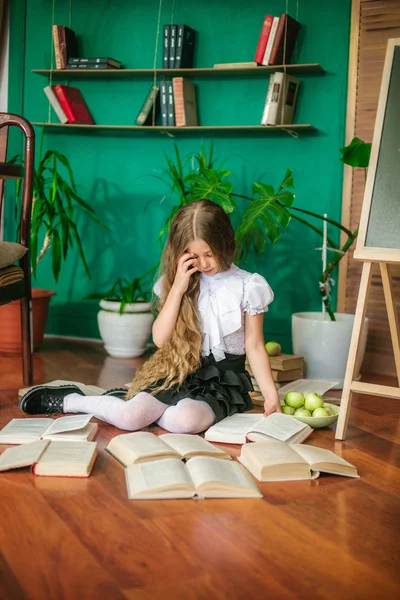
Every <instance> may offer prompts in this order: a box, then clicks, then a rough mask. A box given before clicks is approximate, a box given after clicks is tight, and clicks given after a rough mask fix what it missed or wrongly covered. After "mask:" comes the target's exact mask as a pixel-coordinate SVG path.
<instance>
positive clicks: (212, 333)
mask: <svg viewBox="0 0 400 600" xmlns="http://www.w3.org/2000/svg"><path fill="white" fill-rule="evenodd" d="M161 282H162V277H160V279H159V280H158V281H157V282H156V283H155V285H154V288H153V291H154V293H155V294H156V295H157V296H158V297H160V294H161V285H162V283H161ZM273 299H274V293H273V291H272V290H271V288H270V286H269V285H268V283H267V281H266V280H265V279H264V277H262V276H261V275H259V274H258V273H248V272H247V271H244V270H243V269H239V267H236V266H235V265H231V267H230V268H229V269H228V270H227V271H223V272H221V273H217V274H216V275H204V273H202V274H201V276H200V294H199V299H198V309H199V313H200V319H201V324H200V325H201V332H202V334H203V343H202V352H201V353H202V355H203V356H208V355H209V354H210V353H211V352H212V353H213V355H214V357H215V360H216V361H219V360H223V359H224V358H225V352H228V353H229V354H245V341H244V340H245V338H244V313H245V312H247V313H248V314H249V315H257V314H259V313H262V312H267V310H268V305H269V304H270V303H271V302H272V300H273Z"/></svg>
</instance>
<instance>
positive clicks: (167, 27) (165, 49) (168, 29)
mask: <svg viewBox="0 0 400 600" xmlns="http://www.w3.org/2000/svg"><path fill="white" fill-rule="evenodd" d="M163 33H164V35H163V39H164V43H163V65H162V68H163V69H168V68H169V43H170V37H171V25H164V27H163Z"/></svg>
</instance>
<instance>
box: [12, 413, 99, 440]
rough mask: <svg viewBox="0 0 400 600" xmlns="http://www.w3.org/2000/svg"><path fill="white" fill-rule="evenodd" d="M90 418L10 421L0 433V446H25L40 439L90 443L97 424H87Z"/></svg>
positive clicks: (90, 416) (95, 432) (85, 416)
mask: <svg viewBox="0 0 400 600" xmlns="http://www.w3.org/2000/svg"><path fill="white" fill-rule="evenodd" d="M92 416H93V415H74V416H68V417H59V418H58V419H48V418H43V417H38V418H27V419H12V420H11V421H10V422H9V423H7V425H6V426H5V427H3V429H2V430H1V431H0V444H26V443H28V442H33V441H36V440H41V439H45V440H54V441H67V442H76V441H84V440H88V441H90V440H93V439H94V438H95V436H96V434H97V431H98V425H97V423H89V421H90V419H91V418H92Z"/></svg>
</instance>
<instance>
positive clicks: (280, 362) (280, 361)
mask: <svg viewBox="0 0 400 600" xmlns="http://www.w3.org/2000/svg"><path fill="white" fill-rule="evenodd" d="M268 358H269V364H270V365H271V369H275V370H277V371H289V370H291V369H302V368H303V367H304V357H303V356H298V355H296V354H278V356H268ZM246 371H248V373H249V375H251V376H254V374H253V371H252V368H251V366H250V363H249V362H247V361H246Z"/></svg>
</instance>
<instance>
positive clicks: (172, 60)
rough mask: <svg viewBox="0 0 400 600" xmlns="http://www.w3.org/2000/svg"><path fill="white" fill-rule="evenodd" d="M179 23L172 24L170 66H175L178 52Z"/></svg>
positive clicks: (171, 67) (172, 67)
mask: <svg viewBox="0 0 400 600" xmlns="http://www.w3.org/2000/svg"><path fill="white" fill-rule="evenodd" d="M177 30H178V26H177V25H170V34H169V35H170V37H169V57H168V68H169V69H174V68H175V52H176V38H177Z"/></svg>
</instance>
